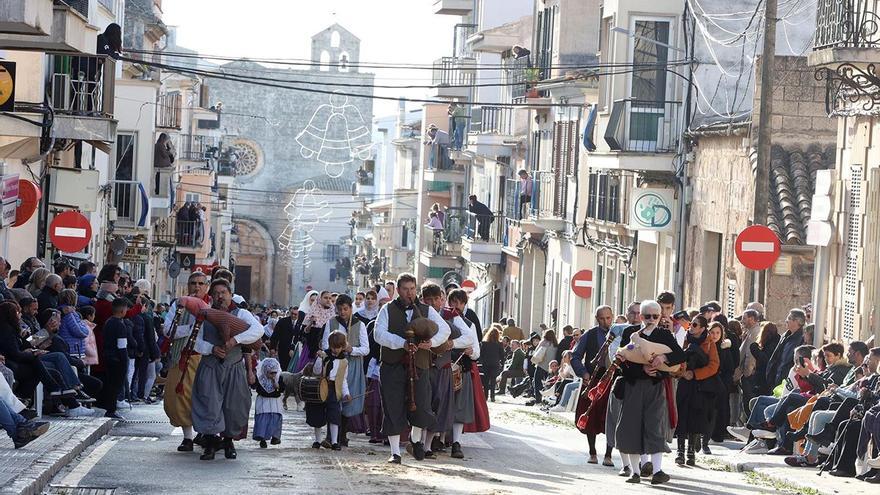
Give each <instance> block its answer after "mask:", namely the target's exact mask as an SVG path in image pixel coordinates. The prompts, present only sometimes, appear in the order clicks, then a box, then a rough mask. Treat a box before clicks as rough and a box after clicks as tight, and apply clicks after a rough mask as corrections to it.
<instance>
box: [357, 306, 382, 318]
mask: <svg viewBox="0 0 880 495" xmlns="http://www.w3.org/2000/svg"><path fill="white" fill-rule="evenodd" d="M357 314H358V315H360V316H361V317H363V318H364V319H365V320H375V319H376V318H377V317H378V316H379V305H378V304H376V307H375V308H370V307H369V306H366V305H365V306H364V307H363V308H361V310H360V311H358V312H357Z"/></svg>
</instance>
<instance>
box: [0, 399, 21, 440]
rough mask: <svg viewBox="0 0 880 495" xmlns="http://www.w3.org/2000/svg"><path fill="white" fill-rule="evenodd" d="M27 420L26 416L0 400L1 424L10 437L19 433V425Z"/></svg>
mask: <svg viewBox="0 0 880 495" xmlns="http://www.w3.org/2000/svg"><path fill="white" fill-rule="evenodd" d="M26 421H27V420H26V419H24V417H22V416H21V415H20V414H18V413H17V412H15V411H13V410H12V409H10V407H9V406H7V405H6V403H5V402H0V426H3V429H4V430H6V433H7V434H8V435H9V438H15V435H16V433H18V425H20V424H22V423H25V422H26Z"/></svg>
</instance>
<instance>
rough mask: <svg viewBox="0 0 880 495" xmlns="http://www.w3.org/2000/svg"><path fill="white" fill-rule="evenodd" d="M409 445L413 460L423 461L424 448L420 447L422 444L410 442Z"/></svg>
mask: <svg viewBox="0 0 880 495" xmlns="http://www.w3.org/2000/svg"><path fill="white" fill-rule="evenodd" d="M410 445H411V446H412V456H413V457H414V458H415V460H417V461H424V460H425V446H424V445H422V442H411V443H410Z"/></svg>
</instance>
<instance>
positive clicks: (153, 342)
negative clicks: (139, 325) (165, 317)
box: [140, 311, 162, 361]
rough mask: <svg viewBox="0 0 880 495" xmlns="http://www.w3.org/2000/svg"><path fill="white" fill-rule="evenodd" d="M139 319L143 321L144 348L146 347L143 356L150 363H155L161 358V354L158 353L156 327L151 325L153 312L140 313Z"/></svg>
mask: <svg viewBox="0 0 880 495" xmlns="http://www.w3.org/2000/svg"><path fill="white" fill-rule="evenodd" d="M140 317H141V319H142V320H144V346H145V347H146V353H145V354H144V355H145V356H146V357H147V358H148V359H149V360H150V361H155V360H157V359H159V358H160V357H162V354H161V353H160V352H159V344H158V342H157V336H156V327H155V326H154V325H153V312H152V311H148V312H146V313H141V314H140Z"/></svg>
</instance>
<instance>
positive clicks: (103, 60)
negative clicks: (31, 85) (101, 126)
mask: <svg viewBox="0 0 880 495" xmlns="http://www.w3.org/2000/svg"><path fill="white" fill-rule="evenodd" d="M46 56H47V57H48V61H49V63H48V66H49V71H50V72H49V73H50V77H51V78H50V81H49V103H50V105H52V110H53V111H55V112H56V113H63V114H73V115H87V116H92V117H104V116H113V100H114V96H115V84H116V61H115V60H113V59H112V58H110V57H105V56H103V55H100V56H94V55H93V56H89V55H61V54H54V53H50V54H47V55H46Z"/></svg>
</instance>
